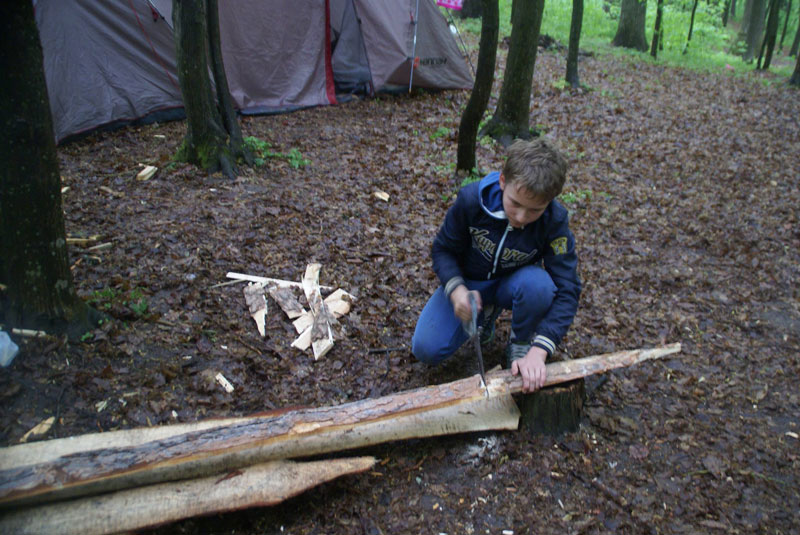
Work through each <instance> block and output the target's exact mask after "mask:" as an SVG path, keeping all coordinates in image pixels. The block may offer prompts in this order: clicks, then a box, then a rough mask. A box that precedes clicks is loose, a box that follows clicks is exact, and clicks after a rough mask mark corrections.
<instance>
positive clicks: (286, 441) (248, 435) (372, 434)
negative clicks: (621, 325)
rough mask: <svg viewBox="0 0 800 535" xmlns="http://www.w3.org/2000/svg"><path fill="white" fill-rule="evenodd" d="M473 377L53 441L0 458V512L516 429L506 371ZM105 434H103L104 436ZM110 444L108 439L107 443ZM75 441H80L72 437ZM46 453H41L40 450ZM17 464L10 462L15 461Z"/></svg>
mask: <svg viewBox="0 0 800 535" xmlns="http://www.w3.org/2000/svg"><path fill="white" fill-rule="evenodd" d="M678 351H680V344H672V345H670V346H664V347H661V348H654V349H648V350H635V351H622V352H619V353H611V354H607V355H598V356H594V357H587V358H584V359H576V360H572V361H566V362H555V363H552V364H548V365H547V381H546V384H548V385H551V384H557V383H559V382H564V381H570V380H573V379H577V378H579V377H584V376H586V375H591V374H595V373H602V372H604V371H608V370H610V369H613V368H619V367H623V366H630V365H632V364H635V363H637V362H642V361H644V360H648V359H654V358H660V357H663V356H666V355H669V354H673V353H677V352H678ZM487 389H488V392H489V396H488V397H485V395H484V390H483V388H482V387H481V385H480V377H479V376H478V375H475V376H473V377H468V378H466V379H462V380H460V381H454V382H452V383H447V384H443V385H434V386H428V387H423V388H419V389H416V390H410V391H406V392H400V393H397V394H392V395H389V396H385V397H382V398H374V399H367V400H362V401H356V402H352V403H346V404H342V405H338V406H335V407H324V408H319V409H315V408H312V409H298V410H291V411H284V412H276V413H271V414H265V415H259V416H254V417H248V418H241V419H236V420H233V421H231V422H227V423H225V424H221V425H219V426H215V427H205V428H200V429H197V430H191V431H188V432H185V433H179V434H172V433H168V432H165V433H164V436H163V438H160V439H156V440H151V441H145V442H139V443H137V444H135V445H132V446H125V445H118V446H114V447H100V448H98V447H97V446H96V445H95V444H94V443H93V442H92V441H85V442H83V447H82V448H74V447H73V448H67V450H68V451H70V453H68V454H64V453H62V452H61V451H60V449H61V445H60V443H59V442H60V441H65V440H69V439H59V440H56V441H50V442H51V443H53V444H52V446H51V448H44V447H43V448H42V449H40V450H39V453H40V454H42V455H43V459H45V460H36V459H29V461H30V462H28V463H27V464H24V465H18V464H11V465H9V463H8V462H4V461H3V458H4V457H5V456H7V455H9V453H8V451H7V450H13V449H14V448H21V447H24V446H14V447H12V448H7V449H6V450H0V466H4V467H5V468H4V469H3V470H2V471H0V504H4V505H10V504H21V503H34V502H42V501H48V500H56V499H64V498H67V497H71V496H79V495H86V494H91V493H98V492H108V491H111V490H118V489H122V488H129V487H136V486H141V485H147V484H153V483H158V482H162V481H169V480H176V479H187V478H195V477H201V476H203V475H208V474H212V473H218V472H221V471H224V470H231V469H236V468H240V467H243V466H249V465H252V464H256V463H261V462H266V461H269V460H276V459H288V458H298V457H306V456H310V455H317V454H322V453H328V452H332V451H344V450H347V449H352V448H359V447H364V446H369V445H374V444H380V443H383V442H387V441H393V440H402V439H408V438H420V437H431V436H437V435H443V434H454V433H462V432H467V431H482V430H489V429H516V428H517V425H518V421H519V411H518V409H517V407H516V405H514V402H513V399H512V397H511V394H512V393H515V392H521V390H522V379H521V378H519V377H514V376H512V375H511V374H510V372H509V371H507V370H501V371H498V372H495V373H491V374H489V375H488V377H487ZM104 434H106V433H104ZM108 434H111V433H108ZM79 438H80V437H79ZM40 444H46V443H40ZM47 450H50V451H47ZM17 458H19V455H17Z"/></svg>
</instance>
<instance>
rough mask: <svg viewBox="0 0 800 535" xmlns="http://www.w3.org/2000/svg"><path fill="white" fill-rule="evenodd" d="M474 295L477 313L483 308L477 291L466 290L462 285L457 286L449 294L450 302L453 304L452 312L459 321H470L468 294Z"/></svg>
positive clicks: (470, 310) (470, 308) (470, 312)
mask: <svg viewBox="0 0 800 535" xmlns="http://www.w3.org/2000/svg"><path fill="white" fill-rule="evenodd" d="M470 293H472V294H474V295H475V302H476V303H477V304H478V312H480V311H481V309H482V308H483V304H482V303H481V294H480V292H478V291H477V290H472V292H470V290H467V287H466V286H464V285H463V284H462V285H460V286H457V287H456V289H455V290H453V293H451V294H450V302H451V303H452V304H453V312H454V313H455V315H456V317H457V318H458V319H460V320H461V321H472V307H471V306H470V304H469V294H470Z"/></svg>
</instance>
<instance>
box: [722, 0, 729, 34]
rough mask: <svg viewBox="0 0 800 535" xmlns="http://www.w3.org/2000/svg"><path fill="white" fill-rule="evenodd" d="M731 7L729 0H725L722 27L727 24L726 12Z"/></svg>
mask: <svg viewBox="0 0 800 535" xmlns="http://www.w3.org/2000/svg"><path fill="white" fill-rule="evenodd" d="M730 9H731V0H725V9H723V10H722V27H723V28H726V27H727V26H728V13H729V12H730Z"/></svg>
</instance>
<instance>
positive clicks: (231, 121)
mask: <svg viewBox="0 0 800 535" xmlns="http://www.w3.org/2000/svg"><path fill="white" fill-rule="evenodd" d="M207 2H208V3H207V6H206V9H207V10H208V50H209V59H210V60H211V72H212V73H213V74H214V85H215V86H216V88H217V104H218V107H219V112H220V115H221V116H222V125H223V126H224V127H225V130H226V131H227V132H228V135H230V149H231V154H232V155H233V157H234V158H236V159H239V158H241V159H242V160H244V162H245V163H246V164H247V165H253V155H252V154H251V153H250V151H249V150H247V147H245V145H244V138H243V137H242V129H241V128H240V127H239V120H238V118H237V116H236V109H235V108H234V106H233V99H232V98H231V92H230V87H229V86H228V77H227V76H226V74H225V64H224V62H223V61H222V44H221V43H222V41H221V37H220V31H219V7H218V2H217V0H207Z"/></svg>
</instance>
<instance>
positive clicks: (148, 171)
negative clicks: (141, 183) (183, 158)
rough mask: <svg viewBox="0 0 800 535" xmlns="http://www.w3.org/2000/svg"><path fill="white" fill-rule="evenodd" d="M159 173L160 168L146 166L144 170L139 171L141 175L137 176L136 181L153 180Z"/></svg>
mask: <svg viewBox="0 0 800 535" xmlns="http://www.w3.org/2000/svg"><path fill="white" fill-rule="evenodd" d="M156 171H158V167H156V166H154V165H146V166H145V168H144V169H142V170H141V171H139V174H138V175H136V180H150V179H151V178H153V175H155V174H156Z"/></svg>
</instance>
